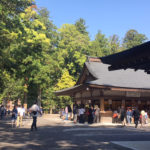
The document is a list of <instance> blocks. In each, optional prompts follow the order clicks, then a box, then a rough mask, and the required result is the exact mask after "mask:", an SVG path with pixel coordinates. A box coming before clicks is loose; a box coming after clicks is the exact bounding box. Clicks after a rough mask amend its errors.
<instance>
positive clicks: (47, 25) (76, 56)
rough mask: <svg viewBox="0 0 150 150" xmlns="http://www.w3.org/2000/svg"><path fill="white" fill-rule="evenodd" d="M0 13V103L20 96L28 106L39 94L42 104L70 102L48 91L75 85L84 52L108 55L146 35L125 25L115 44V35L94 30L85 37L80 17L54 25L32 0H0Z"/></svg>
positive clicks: (58, 104) (56, 106) (48, 107)
mask: <svg viewBox="0 0 150 150" xmlns="http://www.w3.org/2000/svg"><path fill="white" fill-rule="evenodd" d="M0 18H1V21H0V103H1V102H2V101H3V100H4V99H5V100H13V101H16V100H18V99H21V101H22V102H26V101H27V102H28V104H29V106H30V105H32V103H33V102H34V101H35V100H39V101H41V102H42V106H43V107H44V108H45V109H50V108H59V107H64V106H65V105H67V104H71V103H72V99H71V98H70V97H67V96H60V97H56V96H55V95H54V91H56V90H61V89H64V88H68V87H72V86H74V85H75V81H76V80H77V79H78V77H79V74H80V73H81V71H82V67H83V64H84V62H85V61H86V55H91V56H97V57H101V56H105V55H109V54H112V53H116V52H118V51H120V50H122V49H123V48H130V47H133V46H135V45H138V44H141V43H143V42H144V41H145V40H146V39H147V38H146V36H145V35H143V34H139V33H138V32H137V31H136V30H129V31H128V32H127V33H126V35H125V38H124V41H123V46H121V45H120V41H119V37H118V36H117V35H113V36H112V37H110V38H109V39H107V38H106V37H105V35H104V34H102V33H101V32H100V31H98V33H97V34H96V37H95V40H93V41H90V38H89V36H88V35H89V34H88V32H87V26H86V23H85V20H84V19H82V18H80V19H79V20H77V21H76V22H75V24H64V25H62V27H61V28H59V29H57V27H56V26H55V25H54V24H53V21H52V20H51V19H50V15H49V12H48V11H47V9H45V8H41V9H39V8H37V6H36V4H35V2H34V1H33V0H1V1H0ZM122 47H123V48H122Z"/></svg>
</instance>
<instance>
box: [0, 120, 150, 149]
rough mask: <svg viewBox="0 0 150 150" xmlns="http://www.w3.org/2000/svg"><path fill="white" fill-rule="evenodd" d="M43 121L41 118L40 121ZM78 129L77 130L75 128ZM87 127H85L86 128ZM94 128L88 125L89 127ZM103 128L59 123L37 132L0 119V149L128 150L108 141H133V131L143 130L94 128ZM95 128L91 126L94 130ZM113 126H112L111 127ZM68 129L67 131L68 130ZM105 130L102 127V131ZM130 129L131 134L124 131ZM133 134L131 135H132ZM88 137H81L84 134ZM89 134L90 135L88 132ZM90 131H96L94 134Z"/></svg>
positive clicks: (139, 137) (40, 127)
mask: <svg viewBox="0 0 150 150" xmlns="http://www.w3.org/2000/svg"><path fill="white" fill-rule="evenodd" d="M41 121H42V120H41ZM78 128H79V130H78ZM85 128H88V127H85ZM92 128H93V127H90V129H92ZM96 128H98V129H102V130H97V131H96V130H89V131H88V130H80V127H70V126H68V127H67V126H62V125H61V124H60V123H55V124H53V125H47V124H46V125H42V126H39V127H38V131H30V129H29V128H11V126H10V124H8V122H7V121H0V149H2V150H19V149H27V150H48V149H50V150H57V149H61V150H63V149H67V150H69V149H70V150H71V149H73V150H75V149H77V150H80V149H82V150H89V149H92V150H129V149H127V148H123V147H120V146H118V145H115V144H113V143H111V142H110V141H118V140H119V141H129V140H134V137H135V135H134V134H135V133H137V132H139V133H142V132H143V131H142V130H140V131H135V130H133V131H131V130H130V131H128V130H129V129H128V128H127V129H123V130H122V128H118V127H116V128H117V130H113V129H112V130H109V128H111V127H109V128H108V130H107V127H96ZM96 128H95V127H94V129H96ZM113 128H114V129H115V127H113ZM68 129H69V130H68ZM103 129H105V130H103ZM126 132H130V136H129V135H128V134H127V135H126V136H124V135H123V134H124V133H126ZM132 133H133V134H132ZM86 134H87V136H82V135H86ZM88 134H89V135H92V136H89V135H88ZM93 134H97V135H95V136H93ZM132 135H133V136H132ZM135 140H150V136H146V137H145V138H141V136H140V134H139V135H138V136H137V135H136V139H135Z"/></svg>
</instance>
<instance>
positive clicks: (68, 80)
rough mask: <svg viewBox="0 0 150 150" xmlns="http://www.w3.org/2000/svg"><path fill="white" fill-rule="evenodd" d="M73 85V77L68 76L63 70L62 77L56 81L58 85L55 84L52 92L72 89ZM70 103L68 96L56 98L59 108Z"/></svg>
mask: <svg viewBox="0 0 150 150" xmlns="http://www.w3.org/2000/svg"><path fill="white" fill-rule="evenodd" d="M74 85H75V81H74V80H73V77H72V76H70V75H69V72H68V70H67V69H64V70H63V72H62V76H61V78H60V79H59V80H58V83H57V84H56V86H55V88H54V90H55V91H58V90H61V89H65V88H69V87H72V86H74ZM71 103H72V99H71V98H70V97H69V96H60V97H59V98H57V104H58V105H59V107H61V108H62V107H65V106H66V105H67V104H71Z"/></svg>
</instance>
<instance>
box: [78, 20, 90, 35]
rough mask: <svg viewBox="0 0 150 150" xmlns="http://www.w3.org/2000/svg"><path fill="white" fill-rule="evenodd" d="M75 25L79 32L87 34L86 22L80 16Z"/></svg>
mask: <svg viewBox="0 0 150 150" xmlns="http://www.w3.org/2000/svg"><path fill="white" fill-rule="evenodd" d="M75 26H76V28H77V30H78V31H79V32H80V33H81V34H85V35H88V32H87V26H86V22H85V20H84V19H82V18H80V19H78V20H77V21H76V22H75Z"/></svg>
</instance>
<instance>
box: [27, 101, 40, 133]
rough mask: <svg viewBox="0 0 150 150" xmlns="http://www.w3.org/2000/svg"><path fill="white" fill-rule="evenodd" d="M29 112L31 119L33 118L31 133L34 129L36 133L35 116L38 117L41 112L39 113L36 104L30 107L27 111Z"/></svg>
mask: <svg viewBox="0 0 150 150" xmlns="http://www.w3.org/2000/svg"><path fill="white" fill-rule="evenodd" d="M29 111H30V113H31V115H32V118H33V122H32V125H31V131H33V129H35V130H36V131H37V125H36V123H37V116H38V113H41V112H40V108H39V106H38V105H37V103H36V102H35V103H34V104H33V105H32V107H31V108H30V109H29Z"/></svg>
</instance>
